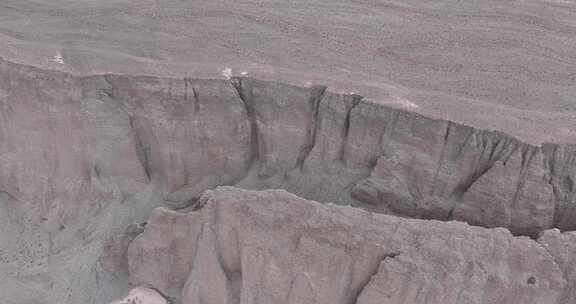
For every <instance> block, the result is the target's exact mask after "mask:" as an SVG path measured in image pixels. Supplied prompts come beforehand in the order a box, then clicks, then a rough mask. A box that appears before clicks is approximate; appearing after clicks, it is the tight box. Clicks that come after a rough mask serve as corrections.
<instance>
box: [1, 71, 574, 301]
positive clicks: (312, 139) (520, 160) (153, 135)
mask: <svg viewBox="0 0 576 304" xmlns="http://www.w3.org/2000/svg"><path fill="white" fill-rule="evenodd" d="M0 75H1V78H0V88H1V89H2V90H3V92H5V94H4V95H2V103H1V106H2V113H4V114H3V115H4V116H3V118H2V120H1V121H0V127H1V128H0V130H1V136H2V139H3V143H4V145H2V146H1V147H0V156H1V157H0V168H1V170H0V182H1V185H2V187H3V188H2V190H3V192H2V194H1V195H0V202H1V204H0V210H1V211H2V212H0V215H1V216H2V219H3V220H2V225H3V228H2V231H3V232H4V231H5V233H2V234H1V235H0V237H2V242H1V244H0V245H1V246H2V247H1V248H0V249H1V251H0V255H1V257H2V260H1V261H0V262H1V263H2V264H1V265H0V269H1V272H0V274H1V276H0V288H1V289H2V290H7V292H8V294H9V295H10V297H11V298H12V299H14V300H13V302H14V303H21V302H26V301H28V302H29V303H34V304H35V303H58V304H62V303H79V302H90V301H93V302H95V303H108V302H109V301H112V300H113V299H115V298H118V297H120V296H121V295H122V294H126V292H127V290H128V289H129V288H130V285H129V276H130V275H131V274H132V272H131V271H129V269H130V267H129V265H130V262H129V259H128V258H127V257H126V256H125V252H126V250H127V248H128V247H129V246H130V243H131V242H132V240H133V239H135V238H136V239H138V238H137V235H138V234H139V233H140V232H141V231H142V229H143V228H144V226H145V225H144V223H145V222H146V221H147V219H148V217H149V215H150V212H151V211H152V210H153V209H154V208H155V207H159V206H164V207H168V208H171V209H177V210H183V211H190V210H196V209H201V208H202V206H203V205H204V204H205V203H206V202H205V200H202V199H201V195H202V193H203V192H204V191H205V190H207V189H213V188H215V187H217V186H222V185H235V186H237V187H241V188H245V189H254V190H263V189H270V188H281V189H285V190H287V191H289V192H292V193H294V194H297V195H299V196H301V197H303V198H306V199H311V200H315V201H319V202H333V203H336V204H340V205H352V206H354V207H358V208H361V209H365V210H367V211H370V212H373V213H385V214H391V215H397V216H400V217H403V218H407V217H412V218H422V219H435V220H457V221H463V222H468V223H469V224H472V225H476V226H484V227H502V228H507V229H509V230H510V231H511V232H512V233H513V234H514V235H524V236H529V237H532V238H536V237H538V235H539V234H540V233H542V232H543V231H545V230H547V229H551V228H559V229H562V230H574V228H575V225H576V224H575V222H574V220H573V217H574V212H575V210H576V207H575V206H576V205H574V203H573V202H574V196H575V195H576V189H575V188H574V186H573V181H574V179H575V175H574V174H575V173H574V172H576V170H575V168H574V166H575V162H574V157H575V155H576V150H575V149H574V146H573V145H571V144H554V143H546V144H542V145H533V144H530V143H526V142H523V141H521V140H519V139H516V138H513V137H510V136H508V135H506V134H504V133H501V132H496V131H487V130H482V129H476V128H473V127H470V126H466V125H462V124H458V123H455V122H451V121H445V120H438V119H433V118H430V117H426V116H422V115H420V114H417V113H413V112H410V111H407V110H402V109H396V108H392V107H388V106H385V105H382V104H378V103H375V102H372V101H370V100H368V99H366V98H363V97H362V96H360V95H357V94H337V93H334V92H331V91H330V90H328V89H326V88H325V87H323V86H310V87H301V86H294V85H289V84H283V83H279V82H272V81H264V80H258V79H254V78H249V77H233V78H232V79H229V80H224V79H221V80H218V79H192V78H183V79H179V78H163V77H155V76H129V75H116V74H107V75H93V76H78V75H73V74H69V73H64V72H57V71H49V70H43V69H39V68H36V67H31V66H25V65H20V64H15V63H12V62H9V61H5V60H3V61H0ZM30 185H34V187H30ZM398 221H405V220H404V219H400V218H398ZM418 223H426V222H418ZM447 227H452V226H450V225H448V226H447ZM175 229H176V228H175ZM446 229H448V228H446ZM496 231H499V230H496ZM183 233H184V234H183V235H182V237H185V238H189V235H188V234H187V232H183ZM206 233H208V232H206ZM491 233H495V232H490V234H491ZM416 234H417V233H416ZM203 237H205V238H211V237H212V236H210V234H208V235H206V236H203ZM406 237H410V236H409V235H407V236H406ZM464 239H465V238H463V239H462V241H464ZM207 242H210V241H207ZM175 244H176V243H175ZM527 244H532V245H530V246H533V244H534V243H532V242H528V243H527ZM175 246H176V245H175ZM179 246H180V245H177V246H176V247H174V248H170V249H166V250H168V251H169V252H170V251H174V254H176V253H177V252H179V250H188V249H186V248H188V247H186V246H188V245H186V246H183V247H179ZM211 250H215V249H211V248H204V249H202V251H201V252H203V253H202V255H204V256H207V257H209V256H211V253H210V252H212V251H211ZM518 250H520V251H522V250H524V249H518ZM526 250H528V249H526ZM530 250H531V249H530ZM514 251H516V250H514ZM550 252H554V251H553V250H551V251H550ZM187 254H188V255H192V252H187ZM194 254H196V253H194ZM383 254H384V253H383ZM386 254H387V253H386ZM193 257H194V256H190V257H189V258H193ZM171 259H172V258H171ZM178 259H181V258H180V257H179V258H178ZM398 259H403V258H401V257H398ZM557 260H559V261H560V260H561V259H560V258H557ZM394 261H396V260H394ZM562 261H564V260H562ZM181 262H182V261H180V262H178V263H181ZM256 262H257V261H254V263H256ZM421 262H422V263H432V262H431V261H428V260H426V259H424V258H422V260H421ZM558 264H559V265H564V266H561V268H562V269H563V270H565V268H567V267H572V266H570V265H573V264H572V261H571V260H569V259H567V260H566V262H565V263H564V264H562V263H560V262H559V263H558ZM211 265H212V264H210V263H207V264H206V266H203V267H214V266H213V265H212V266H211ZM386 265H387V264H386ZM393 265H396V264H394V263H392V265H391V266H389V267H392V266H393ZM566 265H568V266H566ZM150 267H152V266H150ZM362 267H364V266H362ZM366 267H367V266H366ZM371 267H372V266H371ZM375 267H376V266H373V267H372V268H371V269H376V268H375ZM386 267H388V266H386ZM394 267H400V266H394ZM403 267H404V266H403ZM406 267H408V266H406ZM430 267H433V266H430ZM150 269H152V268H150ZM511 269H512V268H511ZM149 271H151V270H149ZM206 271H208V272H212V271H213V272H214V274H213V275H214V277H213V278H211V279H210V280H215V281H216V282H219V281H222V280H223V278H224V274H223V272H222V271H221V270H218V268H214V269H212V270H202V269H200V270H197V271H196V272H206ZM398 271H400V270H398ZM406 271H408V270H406ZM383 273H385V272H383ZM163 274H164V275H163ZM149 275H150V277H154V276H158V275H161V276H162V275H163V276H164V277H162V278H163V279H162V280H164V279H165V280H166V281H165V282H160V281H162V280H160V281H158V282H156V284H160V285H159V286H154V287H155V288H158V290H161V291H162V292H163V293H165V294H167V295H171V296H173V297H176V295H179V291H174V290H180V289H182V288H183V287H182V286H179V285H178V284H179V283H177V282H181V281H182V280H185V279H187V278H188V277H189V276H190V275H191V274H190V273H189V272H188V270H187V268H186V267H176V268H166V269H163V270H162V269H155V270H154V271H151V273H150V274H149ZM414 275H415V277H413V278H412V277H410V278H406V280H409V281H413V282H420V281H421V280H424V279H423V278H422V277H421V276H420V275H417V274H414ZM455 275H456V274H455ZM422 276H424V277H425V275H424V274H422ZM570 276H571V275H570V274H569V273H567V274H566V278H570ZM525 279H526V280H529V281H533V280H532V279H530V277H528V278H525ZM454 280H455V279H454ZM502 280H504V279H502ZM536 280H537V278H536ZM422 282H424V281H422ZM498 282H499V281H498ZM162 284H164V285H162ZM214 284H216V283H214ZM298 284H301V283H298ZM338 284H340V283H338ZM342 284H343V283H342ZM350 284H352V283H350ZM374 284H376V283H374ZM374 284H371V285H367V287H366V288H367V289H366V290H367V291H366V293H373V292H378V291H374V289H375V288H376V287H374V286H377V285H374ZM398 284H401V285H403V284H404V283H398ZM414 284H419V283H414ZM422 284H424V283H422ZM446 284H448V283H446ZM494 284H496V283H494ZM498 284H499V283H498ZM559 284H560V283H559ZM562 284H563V283H562ZM567 284H568V285H567V286H572V285H570V284H571V283H570V282H569V283H567ZM188 285H191V284H188ZM192 285H193V286H190V287H187V288H185V289H184V290H186V291H185V293H186V294H190V296H189V297H196V296H197V293H198V292H200V293H202V292H204V291H199V289H198V288H199V287H197V286H196V285H195V284H192ZM328 285H330V286H332V283H330V284H328ZM529 285H532V284H529ZM334 286H336V285H334ZM338 286H340V285H338ZM370 286H372V287H370ZM446 286H448V285H446ZM486 286H488V285H486ZM490 286H492V285H490ZM144 287H146V285H144ZM174 288H175V289H174ZM234 288H239V287H234ZM295 288H302V289H303V290H307V289H309V288H310V287H307V286H296V287H295ZM326 288H329V287H326ZM330 288H335V287H330ZM414 288H416V287H414ZM490 288H492V287H490ZM200 289H202V288H200ZM376 289H377V288H376ZM462 289H467V287H466V288H465V287H462V288H456V289H455V290H462ZM560 289H562V288H560ZM227 290H228V289H227ZM226 292H227V293H228V291H226ZM406 292H408V291H406ZM430 292H432V291H430ZM434 292H435V291H434ZM434 292H432V293H434ZM559 293H563V294H564V293H565V291H559ZM343 296H344V295H343ZM345 296H346V297H349V296H350V294H348V293H346V295H345ZM398 296H399V295H398ZM405 296H406V297H408V298H409V297H412V296H416V295H405ZM462 296H463V297H464V296H465V295H462ZM538 296H541V295H540V293H538ZM399 297H404V296H399ZM431 297H432V296H431ZM434 297H435V296H434ZM471 297H472V298H478V297H480V296H477V295H475V296H471ZM408 298H407V299H408ZM480 298H482V297H480ZM359 299H360V298H359ZM554 299H555V298H554ZM559 299H560V298H559ZM214 301H216V300H214ZM218 301H223V300H222V299H220V300H218ZM399 301H400V300H399ZM414 301H417V300H414ZM455 301H456V300H455ZM471 301H472V300H471ZM392 303H393V302H392ZM480 303H482V302H480ZM551 303H553V302H551ZM559 303H562V302H559Z"/></svg>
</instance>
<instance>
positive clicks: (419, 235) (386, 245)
mask: <svg viewBox="0 0 576 304" xmlns="http://www.w3.org/2000/svg"><path fill="white" fill-rule="evenodd" d="M201 200H202V204H203V207H202V208H201V209H199V210H198V211H195V212H190V213H177V212H174V211H170V210H167V209H165V208H160V209H157V210H155V211H154V212H153V213H152V216H151V218H150V220H149V222H148V225H147V226H146V229H145V232H144V233H143V234H141V235H139V236H138V237H137V238H136V239H135V240H134V241H133V242H132V243H131V245H130V248H129V250H128V261H129V265H130V280H131V283H132V284H134V285H136V286H148V287H152V288H155V289H157V290H159V291H160V292H161V293H163V294H167V295H169V296H171V297H173V298H174V299H176V300H175V301H177V303H182V304H192V303H205V304H216V303H218V304H224V303H364V304H368V303H391V304H392V303H393V304H400V303H429V304H434V303H438V304H440V303H442V304H446V303H454V304H461V303H470V304H472V303H475V304H480V303H485V304H497V303H502V304H504V303H506V304H511V303H522V304H526V303H534V304H537V303H538V304H539V303H550V304H552V303H558V304H560V303H566V304H568V303H572V301H569V300H567V299H568V298H567V297H563V296H564V295H565V293H566V292H567V290H568V288H569V287H570V286H571V285H572V284H574V279H575V278H574V277H573V276H572V275H571V273H570V274H569V275H568V276H566V278H565V276H564V274H563V273H562V269H563V268H566V269H568V268H571V267H572V266H573V265H574V264H573V261H572V259H571V258H570V255H569V254H570V253H572V251H570V250H569V249H568V250H565V249H561V248H558V249H559V250H562V252H559V253H557V252H555V251H554V250H555V249H552V248H557V247H561V246H562V245H561V244H551V245H550V247H551V248H550V249H548V250H551V249H552V251H551V252H549V251H548V250H547V249H545V247H543V246H541V245H540V244H538V243H537V242H536V241H534V240H532V239H529V238H527V237H514V236H512V235H511V234H510V232H508V231H507V230H506V229H502V228H496V229H486V228H480V227H474V226H469V225H467V224H465V223H461V222H441V221H428V220H413V219H403V218H399V217H394V216H389V215H379V214H374V213H369V212H366V211H362V210H359V209H356V208H350V207H339V206H335V205H323V204H319V203H316V202H313V201H307V200H304V199H301V198H298V197H296V196H295V195H293V194H290V193H287V192H285V191H282V190H267V191H248V190H241V189H238V188H233V187H220V188H217V189H216V190H214V191H208V192H206V193H205V194H204V196H203V197H202V199H201ZM544 239H545V240H546V239H547V237H546V236H544ZM562 241H564V240H560V242H562ZM565 241H568V240H565ZM547 243H551V242H547ZM551 253H552V255H551ZM556 254H558V255H560V256H562V258H561V259H559V260H558V262H557V259H556V257H555V255H556ZM557 263H561V264H557ZM559 266H560V267H559ZM561 267H562V269H561ZM567 280H568V282H567Z"/></svg>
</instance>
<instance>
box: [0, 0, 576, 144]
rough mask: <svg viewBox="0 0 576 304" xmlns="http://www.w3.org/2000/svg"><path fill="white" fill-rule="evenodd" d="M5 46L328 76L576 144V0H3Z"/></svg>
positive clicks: (52, 63)
mask: <svg viewBox="0 0 576 304" xmlns="http://www.w3.org/2000/svg"><path fill="white" fill-rule="evenodd" d="M0 42H1V44H0V56H2V57H4V58H5V59H7V60H10V61H14V62H19V63H26V64H33V65H36V66H40V67H44V68H50V69H58V70H65V71H70V72H73V73H76V74H102V73H112V72H114V73H123V74H146V75H156V76H174V77H195V78H202V77H222V71H225V70H226V69H227V68H229V69H231V72H232V74H233V75H241V74H242V73H243V74H247V75H248V76H253V77H257V78H261V79H269V80H278V81H284V82H289V83H293V84H298V85H306V84H309V83H313V84H326V85H328V86H329V88H330V89H331V90H332V91H335V92H355V93H357V94H360V95H363V96H365V97H366V98H368V99H371V100H373V101H375V102H381V103H388V104H392V105H397V106H399V107H405V108H409V109H411V110H414V111H417V112H420V113H423V114H426V115H428V116H433V117H440V118H445V119H449V120H453V121H457V122H461V123H464V124H468V125H473V126H476V127H480V128H483V129H493V130H501V131H505V132H506V133H508V134H510V135H512V136H515V137H518V138H521V139H522V140H523V141H527V142H531V143H536V144H539V143H542V142H558V143H567V142H576V131H575V130H576V83H575V81H576V52H574V49H576V2H574V1H543V0H527V1H500V0H498V1H491V0H489V1H473V2H470V1H465V2H462V1H362V0H358V1H351V0H345V1H343V0H314V1H295V0H290V1H279V0H273V1H246V0H234V1H231V0H209V1H205V0H194V1H181V0H167V1H150V0H142V1H109V0H108V1H89V0H84V1H62V0H56V1H21V0H2V1H0Z"/></svg>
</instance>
